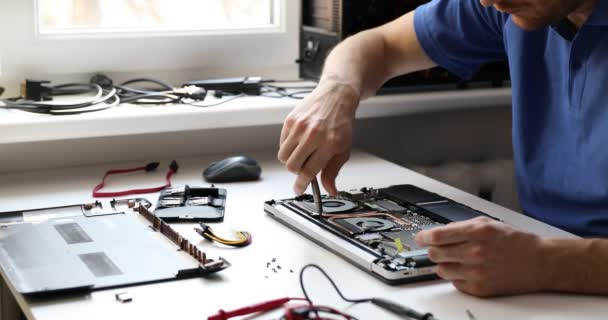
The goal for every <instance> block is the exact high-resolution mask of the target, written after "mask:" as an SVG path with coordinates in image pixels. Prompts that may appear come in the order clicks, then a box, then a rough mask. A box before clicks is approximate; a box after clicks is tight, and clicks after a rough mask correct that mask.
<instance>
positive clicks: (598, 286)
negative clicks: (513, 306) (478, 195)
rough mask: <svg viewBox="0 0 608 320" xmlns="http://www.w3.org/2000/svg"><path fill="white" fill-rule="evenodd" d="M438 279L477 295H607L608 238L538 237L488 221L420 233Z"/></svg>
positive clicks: (459, 223) (422, 243) (455, 224)
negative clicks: (548, 293)
mask: <svg viewBox="0 0 608 320" xmlns="http://www.w3.org/2000/svg"><path fill="white" fill-rule="evenodd" d="M416 241H417V242H418V244H419V245H421V246H427V247H429V257H430V258H431V260H433V261H434V262H435V263H437V264H438V269H437V273H438V274H439V276H440V277H442V278H444V279H447V280H450V281H452V283H453V284H454V286H455V287H456V288H458V289H459V290H461V291H463V292H466V293H469V294H472V295H476V296H482V297H487V296H498V295H509V294H521V293H529V292H538V291H559V292H576V293H589V294H608V269H607V268H606V266H607V265H608V240H600V239H552V238H540V237H538V236H536V235H533V234H530V233H526V232H522V231H519V230H516V229H513V228H512V227H510V226H508V225H506V224H504V223H500V222H497V221H494V220H492V219H489V218H477V219H473V220H470V221H463V222H456V223H452V224H449V225H447V226H445V227H441V228H435V229H432V230H427V231H421V232H419V233H418V235H417V236H416Z"/></svg>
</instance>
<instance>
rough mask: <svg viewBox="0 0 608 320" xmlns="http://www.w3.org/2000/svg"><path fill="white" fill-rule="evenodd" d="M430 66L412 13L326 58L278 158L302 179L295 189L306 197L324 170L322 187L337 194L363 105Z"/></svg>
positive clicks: (288, 126) (291, 119)
mask: <svg viewBox="0 0 608 320" xmlns="http://www.w3.org/2000/svg"><path fill="white" fill-rule="evenodd" d="M432 66H434V64H433V62H432V61H431V60H430V59H429V58H428V57H427V55H426V54H425V52H424V50H423V49H422V48H421V46H420V43H419V42H418V39H417V37H416V33H415V30H414V12H410V13H408V14H406V15H404V16H403V17H401V18H399V19H397V20H395V21H393V22H390V23H388V24H386V25H384V26H381V27H378V28H375V29H371V30H367V31H363V32H361V33H358V34H356V35H354V36H352V37H350V38H348V39H346V40H345V41H343V42H342V43H341V44H339V45H338V46H337V47H336V48H335V49H334V50H333V51H332V52H331V54H330V55H329V57H328V58H327V60H326V62H325V68H324V70H323V74H322V76H321V79H320V81H319V85H318V86H317V88H316V89H315V90H314V91H313V92H312V93H311V94H310V95H309V96H308V97H306V99H304V100H303V101H302V102H301V103H300V104H299V105H298V106H297V107H296V108H295V109H294V110H293V111H292V112H291V113H290V114H289V116H288V117H287V119H286V120H285V123H284V125H283V130H282V132H281V140H280V150H279V153H278V158H279V160H280V161H281V162H283V163H284V164H285V165H286V166H287V169H288V170H289V171H291V172H293V173H295V174H297V175H298V178H297V179H296V183H295V186H294V191H295V192H296V193H298V194H301V193H303V192H304V190H306V188H307V186H308V184H309V183H310V181H311V180H312V179H313V178H314V177H315V176H316V175H317V174H318V173H319V172H320V171H321V170H323V172H322V174H321V181H322V183H323V186H324V187H325V190H327V191H328V192H329V193H330V194H332V195H335V194H336V193H337V189H336V186H335V179H336V176H337V175H338V172H339V171H340V169H341V168H342V166H343V165H344V163H345V162H346V161H347V160H348V158H349V156H350V151H351V146H352V123H353V121H354V118H355V111H356V108H357V106H358V105H359V101H360V100H361V99H363V98H365V97H368V96H371V95H373V94H374V93H375V92H376V91H377V90H378V88H380V87H381V86H382V84H383V83H384V82H386V81H387V80H388V79H390V78H392V77H394V76H396V75H399V74H404V73H409V72H413V71H417V70H422V69H427V68H430V67H432Z"/></svg>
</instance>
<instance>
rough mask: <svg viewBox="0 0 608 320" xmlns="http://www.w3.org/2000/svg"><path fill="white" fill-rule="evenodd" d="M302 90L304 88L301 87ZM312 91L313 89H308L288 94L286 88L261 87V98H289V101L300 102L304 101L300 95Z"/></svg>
mask: <svg viewBox="0 0 608 320" xmlns="http://www.w3.org/2000/svg"><path fill="white" fill-rule="evenodd" d="M289 89H293V88H289ZM302 89H305V87H302ZM313 89H314V88H310V89H308V90H300V91H295V92H289V91H288V90H287V88H282V87H274V86H263V87H262V94H261V96H263V97H267V98H291V99H297V100H301V99H304V98H305V97H301V96H300V95H303V94H309V93H311V92H312V91H313ZM269 93H270V94H269ZM273 94H274V95H273Z"/></svg>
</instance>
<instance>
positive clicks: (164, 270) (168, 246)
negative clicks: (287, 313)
mask: <svg viewBox="0 0 608 320" xmlns="http://www.w3.org/2000/svg"><path fill="white" fill-rule="evenodd" d="M182 189H183V188H182ZM196 190H198V189H196ZM205 190H210V189H205ZM224 195H225V192H224ZM150 207H151V203H150V202H149V201H148V200H146V199H125V200H111V201H103V202H102V201H96V202H93V203H85V204H80V205H72V206H63V207H55V208H43V209H33V210H24V211H15V212H5V213H2V214H0V238H1V239H2V241H1V242H0V267H1V268H2V269H3V271H4V274H5V275H6V276H7V277H8V280H9V282H10V283H11V284H12V285H13V286H14V287H15V289H16V290H17V291H18V292H20V293H22V294H28V295H32V294H37V295H40V294H50V293H56V292H60V291H91V290H98V289H106V288H114V287H123V286H129V285H134V284H143V283H150V282H159V281H172V280H178V279H185V278H193V277H202V276H206V275H209V274H211V273H215V272H218V271H221V270H223V269H226V268H228V267H230V263H229V262H228V261H226V260H224V259H223V258H221V257H218V258H215V259H214V258H210V257H208V256H207V254H206V253H205V252H203V251H201V250H200V249H198V248H197V246H196V245H195V244H194V243H192V242H190V241H189V240H188V239H187V238H186V237H184V236H183V235H181V234H180V233H178V232H177V231H176V230H175V229H173V228H172V227H171V226H170V225H169V224H168V223H166V222H165V221H164V220H162V219H161V218H160V217H158V216H156V215H155V214H154V213H153V212H151V211H150ZM223 209H224V208H223V203H222V206H221V211H222V214H223ZM176 249H177V250H176ZM66 270H69V271H68V272H66Z"/></svg>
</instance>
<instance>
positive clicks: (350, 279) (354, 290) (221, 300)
mask: <svg viewBox="0 0 608 320" xmlns="http://www.w3.org/2000/svg"><path fill="white" fill-rule="evenodd" d="M273 153H274V152H268V153H266V154H253V156H254V157H256V158H257V159H258V160H259V161H260V162H261V164H262V167H263V170H264V171H263V180H261V181H259V182H250V183H235V184H224V185H222V187H226V188H227V189H228V199H227V210H226V219H225V222H224V223H223V224H219V225H214V229H216V230H217V231H223V232H227V231H234V230H237V229H244V230H248V231H250V232H251V233H252V234H253V244H252V245H251V246H249V247H246V248H241V249H232V248H222V247H220V246H218V245H214V244H211V243H209V242H206V241H205V240H202V239H201V238H200V237H199V236H198V235H196V234H195V233H194V232H191V231H190V230H191V225H181V226H180V227H179V228H180V229H181V230H184V231H187V232H189V234H192V238H191V240H197V241H196V242H195V243H198V244H199V246H200V247H201V248H203V249H204V250H205V251H207V252H208V253H209V254H211V255H212V256H213V255H221V256H223V257H224V258H226V259H227V260H229V261H230V262H231V263H232V264H233V266H232V267H231V268H229V269H227V270H225V271H223V272H221V273H219V274H218V275H217V277H213V278H211V279H191V280H184V281H176V282H168V283H161V284H153V285H144V286H137V287H129V288H122V289H114V290H105V291H97V292H94V293H92V294H89V295H84V296H71V297H57V298H55V299H49V300H28V299H25V298H24V297H23V296H20V295H19V294H17V295H16V298H17V300H18V302H19V304H20V305H21V307H22V308H23V310H24V312H25V314H26V315H27V316H28V318H30V319H44V320H47V319H64V320H68V319H78V320H81V319H146V320H147V319H181V320H187V319H206V317H207V316H208V315H210V314H214V313H216V312H217V311H218V310H219V309H220V308H223V309H225V310H231V309H234V308H237V307H241V306H244V305H248V304H251V303H256V302H260V301H262V300H266V299H272V298H278V297H283V296H301V295H302V294H301V292H300V288H299V283H298V272H299V269H300V268H301V267H302V266H304V265H305V264H308V263H317V264H319V265H320V266H322V267H323V268H325V270H326V271H327V272H328V273H329V274H330V275H331V276H332V277H333V278H334V279H335V281H336V282H337V284H338V285H339V286H340V288H341V289H342V290H343V292H344V293H345V295H347V296H348V297H370V296H378V297H385V298H389V299H392V300H395V301H400V302H402V303H405V304H407V305H409V306H411V307H413V308H415V309H417V310H420V311H430V312H432V313H434V314H435V316H436V317H438V318H439V319H468V318H467V316H466V314H465V310H466V309H470V310H471V311H472V312H473V313H474V315H475V316H476V318H477V319H480V320H486V319H536V320H540V319H580V318H587V319H591V318H595V319H599V318H606V315H607V314H608V303H606V302H607V300H606V299H605V298H601V297H583V296H574V295H557V294H536V295H526V296H520V297H509V298H498V299H478V298H474V297H471V296H467V295H465V294H462V293H459V292H457V291H456V290H455V289H454V288H453V287H452V286H451V285H450V284H449V283H447V282H445V281H433V282H425V283H418V284H412V285H400V286H389V285H386V284H384V283H382V282H380V281H379V280H377V279H375V278H373V277H372V276H370V275H368V274H367V273H365V272H363V271H361V270H359V269H357V268H356V267H353V266H352V265H350V264H349V263H348V262H346V261H344V260H342V259H341V258H339V257H337V256H336V255H334V254H332V253H330V252H328V251H326V250H324V249H322V248H320V247H319V246H317V245H316V244H314V243H313V242H311V241H309V240H307V239H305V238H304V237H302V236H300V235H299V234H297V233H295V232H294V231H291V230H290V229H288V228H287V227H285V226H283V225H282V224H280V223H279V222H277V221H275V220H273V219H272V218H270V217H269V216H267V215H266V214H265V213H264V210H263V201H264V200H269V199H273V198H274V199H276V198H282V197H289V196H292V192H291V190H292V189H291V187H292V182H293V176H292V175H291V174H290V173H288V172H287V171H286V170H284V169H283V167H282V166H281V165H280V164H279V163H278V161H276V160H275V156H274V154H273ZM222 156H223V155H219V156H218V157H214V158H215V159H217V158H221V157H222ZM151 160H154V159H151ZM166 160H168V159H166ZM177 160H178V161H179V164H180V166H181V167H180V171H179V173H178V174H177V175H176V176H175V177H174V179H173V183H174V185H180V184H190V185H193V186H196V185H206V184H205V183H204V182H203V181H202V178H201V176H200V173H201V169H202V168H204V167H205V166H207V165H208V164H209V163H210V161H211V160H214V159H211V158H198V159H177ZM130 165H141V164H140V163H135V164H133V163H130V164H122V165H116V164H114V165H107V166H103V167H81V168H73V169H62V170H59V171H39V172H28V173H21V174H5V175H0V195H2V201H1V202H0V211H7V210H17V209H25V208H26V207H30V208H34V207H43V206H55V205H62V204H72V203H82V202H85V201H87V200H88V199H90V192H91V188H92V187H93V185H94V184H96V183H97V181H98V180H99V179H100V178H101V176H102V174H103V172H104V171H105V170H106V169H108V168H110V167H117V166H118V167H121V166H125V167H128V166H130ZM167 165H168V161H164V162H163V163H162V164H161V167H160V168H159V171H158V172H156V173H153V174H149V175H147V176H146V175H143V174H141V173H139V174H134V175H133V176H130V177H113V178H112V180H111V181H110V183H111V184H110V186H109V188H113V187H115V188H116V189H122V188H124V187H125V186H126V185H127V184H129V186H130V187H143V186H149V185H156V184H159V183H160V182H161V181H163V176H164V168H166V166H167ZM338 183H339V187H340V188H342V189H347V188H359V187H363V186H369V187H385V186H388V185H391V184H399V183H412V184H416V185H419V186H421V187H423V188H426V189H429V190H432V191H435V192H438V193H440V194H442V195H444V196H447V197H449V198H452V199H455V200H458V201H460V202H463V203H465V204H467V205H470V206H472V207H474V208H476V209H479V210H482V211H486V212H489V213H491V214H492V215H495V216H496V217H499V218H501V219H504V220H505V221H507V222H509V223H511V224H513V225H515V226H519V227H525V228H526V229H528V230H533V231H535V232H537V233H539V234H543V235H553V236H570V235H569V234H567V233H565V232H562V231H560V230H557V229H555V228H552V227H550V226H547V225H544V224H542V223H540V222H537V221H534V220H532V219H529V218H527V217H525V216H522V215H519V214H517V213H514V212H512V211H510V210H507V209H505V208H501V207H499V206H497V205H494V204H492V203H490V202H487V201H484V200H481V199H478V198H477V197H474V196H472V195H469V194H466V193H464V192H462V191H459V190H456V189H454V188H451V187H449V186H447V185H445V184H442V183H440V182H437V181H434V180H431V179H429V178H426V177H423V176H421V175H418V174H416V173H414V172H412V171H409V170H406V169H403V168H401V167H399V166H396V165H394V164H391V163H389V162H386V161H383V160H381V159H378V158H376V157H374V156H370V155H367V154H363V153H356V154H354V155H353V157H352V159H351V160H350V162H349V163H348V164H347V166H346V167H345V168H344V170H343V171H342V174H341V175H340V177H339V180H338ZM147 198H149V199H150V200H156V198H157V195H156V194H151V195H148V196H147ZM272 258H276V259H277V262H278V263H280V265H281V266H282V269H281V270H280V272H278V273H273V272H272V271H271V270H269V269H267V268H266V263H267V262H268V261H270V260H271V259H272ZM289 269H293V271H294V273H290V272H289ZM265 276H268V278H266V277H265ZM564 276H567V275H564ZM306 284H307V288H309V290H310V294H311V296H312V298H313V301H315V302H317V303H321V304H325V305H331V306H335V307H339V308H347V309H346V310H347V311H348V312H349V313H352V314H353V315H355V316H357V317H359V318H360V319H393V316H392V315H390V314H388V313H385V312H383V311H381V310H379V309H377V308H375V307H373V306H371V305H368V304H364V305H357V306H354V307H348V305H347V304H344V303H343V302H342V301H340V299H339V298H338V297H337V295H336V294H335V292H334V291H333V290H332V289H331V288H330V286H329V284H328V283H327V282H326V281H325V280H324V279H323V278H322V277H321V276H320V275H319V274H318V273H317V272H315V271H311V272H310V273H309V274H307V281H306ZM122 291H127V292H129V294H130V295H131V296H132V297H133V302H131V303H125V304H123V303H119V302H117V301H116V300H115V298H114V294H115V293H117V292H122ZM277 317H278V316H277V313H271V314H268V315H266V316H265V317H262V318H265V319H267V318H275V319H276V318H277Z"/></svg>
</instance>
